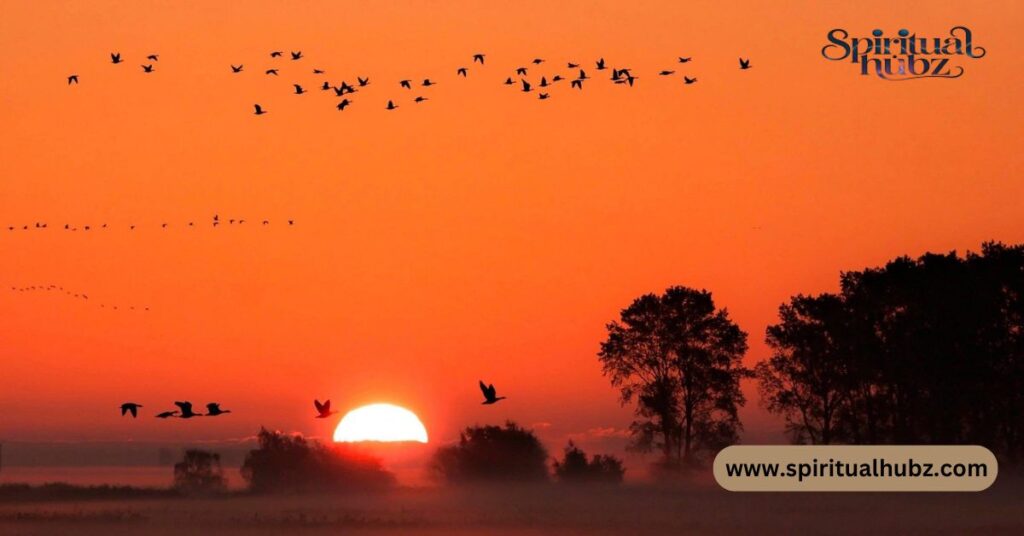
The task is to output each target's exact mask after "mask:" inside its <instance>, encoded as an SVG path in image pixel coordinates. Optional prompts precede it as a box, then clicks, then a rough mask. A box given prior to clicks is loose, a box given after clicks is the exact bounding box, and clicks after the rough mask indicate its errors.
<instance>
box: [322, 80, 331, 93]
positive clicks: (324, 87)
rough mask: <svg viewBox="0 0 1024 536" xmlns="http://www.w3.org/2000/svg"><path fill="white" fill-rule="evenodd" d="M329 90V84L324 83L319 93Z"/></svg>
mask: <svg viewBox="0 0 1024 536" xmlns="http://www.w3.org/2000/svg"><path fill="white" fill-rule="evenodd" d="M329 89H331V84H330V82H327V81H324V85H322V86H320V90H321V91H327V90H329Z"/></svg>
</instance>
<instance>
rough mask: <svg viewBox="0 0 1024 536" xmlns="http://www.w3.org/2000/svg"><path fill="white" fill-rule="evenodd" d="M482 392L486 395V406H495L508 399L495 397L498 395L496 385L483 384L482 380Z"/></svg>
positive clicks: (484, 402)
mask: <svg viewBox="0 0 1024 536" xmlns="http://www.w3.org/2000/svg"><path fill="white" fill-rule="evenodd" d="M480 391H481V392H483V394H484V401H483V404H484V405H489V404H494V403H496V402H497V401H499V400H504V399H505V398H506V397H504V396H495V395H497V394H498V393H497V391H496V390H495V389H494V384H491V385H487V384H485V383H484V382H483V380H480Z"/></svg>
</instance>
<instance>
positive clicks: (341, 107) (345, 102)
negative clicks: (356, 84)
mask: <svg viewBox="0 0 1024 536" xmlns="http://www.w3.org/2000/svg"><path fill="white" fill-rule="evenodd" d="M349 104H352V103H351V102H349V100H348V99H342V100H341V102H339V103H338V110H339V111H341V110H344V109H345V107H346V106H348V105H349Z"/></svg>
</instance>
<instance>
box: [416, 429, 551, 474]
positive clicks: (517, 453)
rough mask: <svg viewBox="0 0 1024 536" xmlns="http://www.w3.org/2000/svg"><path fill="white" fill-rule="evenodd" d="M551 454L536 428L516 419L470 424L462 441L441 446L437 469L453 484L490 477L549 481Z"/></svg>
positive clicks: (460, 439) (434, 462)
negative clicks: (515, 421) (502, 424)
mask: <svg viewBox="0 0 1024 536" xmlns="http://www.w3.org/2000/svg"><path fill="white" fill-rule="evenodd" d="M547 458H548V453H547V450H546V449H545V448H544V446H543V445H542V444H541V442H540V440H538V439H537V436H536V435H534V433H533V431H531V430H527V429H525V428H522V427H520V426H519V425H517V424H516V423H514V422H512V421H508V422H506V423H505V426H504V427H501V426H493V425H488V426H470V427H468V428H466V429H465V430H464V431H463V432H462V433H461V434H460V436H459V442H458V443H457V444H454V445H448V446H444V447H441V448H439V449H437V452H435V453H434V460H433V466H434V471H435V472H436V473H437V475H438V476H439V477H441V478H442V479H444V480H445V481H447V482H449V483H466V482H473V481H488V480H492V481H493V480H505V481H508V480H517V481H545V480H547V478H548V470H547V465H546V462H547Z"/></svg>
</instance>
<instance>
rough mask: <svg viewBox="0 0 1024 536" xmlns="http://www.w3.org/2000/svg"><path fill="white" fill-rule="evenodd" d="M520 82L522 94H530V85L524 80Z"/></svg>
mask: <svg viewBox="0 0 1024 536" xmlns="http://www.w3.org/2000/svg"><path fill="white" fill-rule="evenodd" d="M522 82H523V92H524V93H529V92H530V83H529V82H527V81H526V80H523V81H522Z"/></svg>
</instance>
